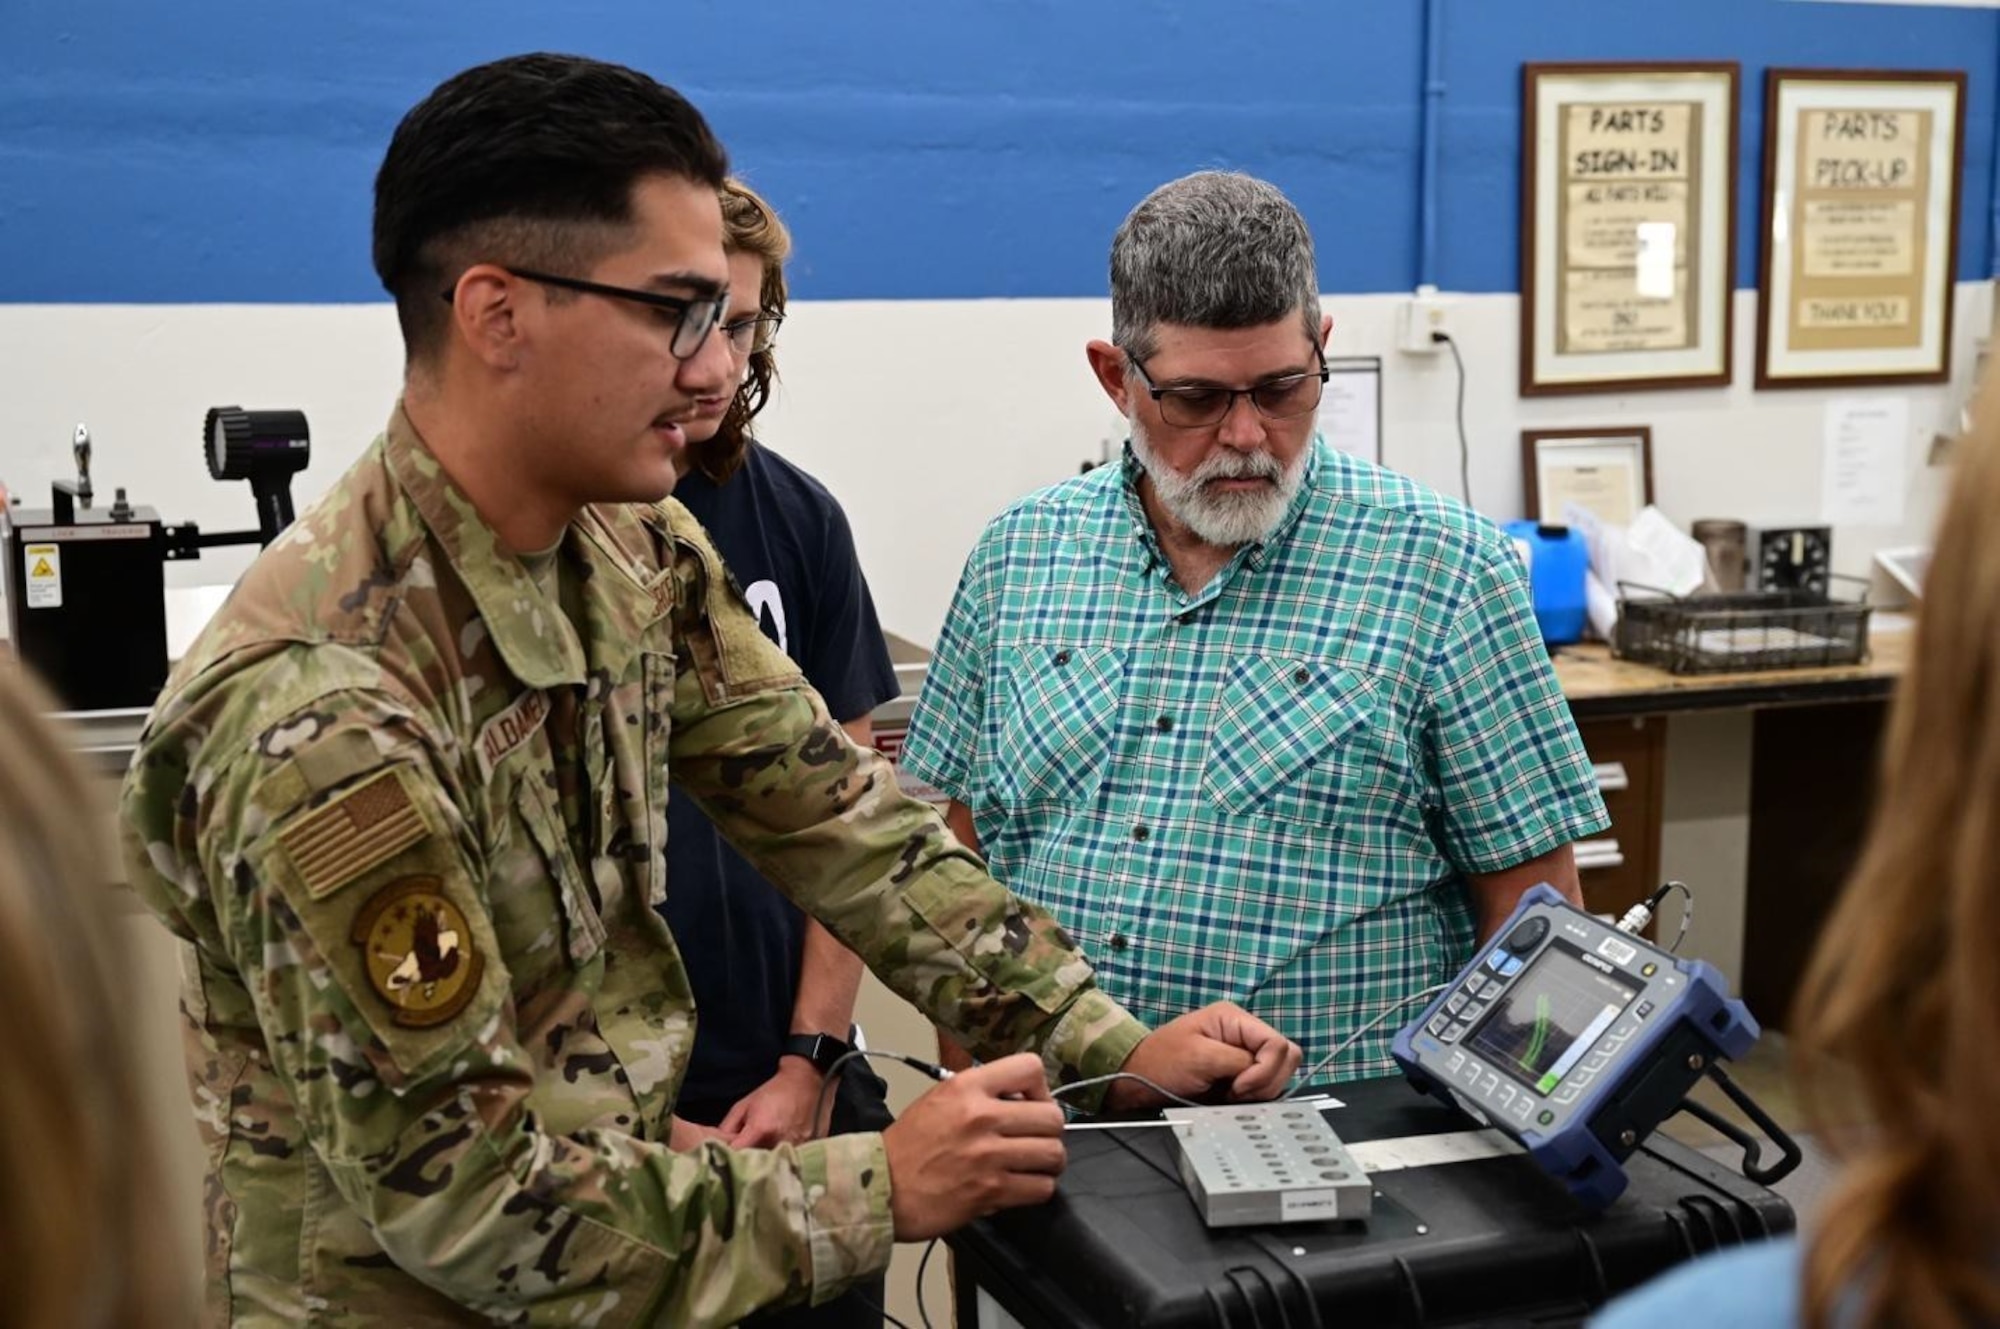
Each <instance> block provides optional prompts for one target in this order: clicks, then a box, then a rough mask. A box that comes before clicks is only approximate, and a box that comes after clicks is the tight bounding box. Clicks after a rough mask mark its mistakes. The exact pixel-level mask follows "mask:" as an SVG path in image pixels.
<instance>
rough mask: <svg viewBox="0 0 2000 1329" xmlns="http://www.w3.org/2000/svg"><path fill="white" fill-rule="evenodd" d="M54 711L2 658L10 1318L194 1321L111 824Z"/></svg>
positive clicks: (3, 1173)
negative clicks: (144, 1087)
mask: <svg viewBox="0 0 2000 1329" xmlns="http://www.w3.org/2000/svg"><path fill="white" fill-rule="evenodd" d="M54 709H55V706H54V703H53V702H52V701H51V700H50V698H49V697H48V696H47V695H46V694H45V693H43V692H42V690H41V689H40V688H38V687H35V686H34V685H33V684H32V683H30V682H28V681H27V680H26V679H25V678H24V677H23V676H22V675H21V674H19V673H18V672H16V671H14V670H13V669H11V668H8V667H4V666H0V1010H4V1011H5V1012H6V1013H7V1030H8V1043H7V1062H8V1066H7V1072H6V1074H5V1076H4V1077H0V1319H4V1320H5V1321H6V1322H7V1323H8V1324H10V1325H18V1326H22V1327H23V1329H58V1327H60V1329H98V1327H99V1326H104V1327H106V1329H109V1327H110V1326H117V1327H118V1329H124V1327H125V1326H139V1327H140V1329H150V1327H151V1326H159V1325H171V1324H180V1323H184V1322H186V1320H187V1319H188V1312H189V1311H190V1310H191V1309H192V1303H191V1302H190V1301H189V1300H188V1298H187V1296H186V1289H185V1287H184V1285H183V1283H182V1281H181V1278H180V1275H179V1272H178V1271H177V1270H176V1268H175V1261H174V1258H173V1256H174V1249H173V1247H172V1236H171V1234H172V1231H173V1225H172V1223H171V1222H169V1221H168V1217H167V1215H166V1213H165V1208H164V1204H163V1200H162V1194H163V1193H162V1190H161V1186H160V1180H159V1173H158V1172H157V1170H156V1167H155V1162H154V1154H153V1149H152V1147H151V1146H152V1143H153V1139H154V1136H153V1130H154V1125H153V1123H152V1122H151V1121H149V1120H148V1119H147V1118H146V1115H145V1113H144V1112H143V1111H142V1109H141V1106H140V1099H139V1092H138V1087H137V1083H138V1074H137V1070H136V1066H135V1063H134V1061H133V1056H134V1052H135V1050H134V1049H133V1048H132V1047H131V1046H129V1040H128V1038H127V1036H126V1033H125V1030H124V1027H123V1017H124V1015H125V1014H126V1012H128V1011H129V1010H130V1009H131V1007H132V999H131V994H130V993H129V992H128V991H127V990H126V988H125V985H124V983H123V981H122V977H123V973H124V966H123V964H122V963H121V962H120V958H119V956H118V955H117V953H116V951H115V949H114V945H113V938H112V935H111V917H110V913H109V911H110V906H111V894H112V887H111V886H110V885H109V880H108V874H107V871H106V866H107V863H108V861H109V856H108V853H107V852H106V848H105V841H107V840H108V838H109V835H110V822H109V821H108V820H106V819H101V818H99V817H97V816H95V815H93V809H94V808H95V807H96V806H97V803H98V801H99V800H95V799H93V798H92V797H91V796H90V791H89V790H88V789H87V788H86V787H85V785H84V781H83V778H82V776H81V775H80V774H79V773H78V771H77V770H76V768H75V766H74V765H73V764H72V762H71V759H70V756H69V753H68V752H67V751H66V750H65V749H64V748H63V747H62V745H61V743H60V741H59V740H58V739H57V737H56V735H55V733H54V732H53V731H52V729H51V728H50V726H49V724H48V723H47V722H46V721H45V720H44V719H43V718H42V717H43V715H45V714H46V713H48V712H49V711H52V710H54Z"/></svg>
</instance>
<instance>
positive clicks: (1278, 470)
mask: <svg viewBox="0 0 2000 1329" xmlns="http://www.w3.org/2000/svg"><path fill="white" fill-rule="evenodd" d="M1284 473H1285V472H1284V467H1282V466H1280V465H1278V459H1277V458H1276V457H1273V456H1272V455H1271V454H1270V453H1268V452H1242V453H1236V452H1219V453H1217V454H1216V455H1214V456H1213V457H1210V458H1209V459H1208V460H1207V461H1205V462H1203V463H1202V464H1201V465H1200V466H1198V467H1196V468H1195V471H1194V474H1192V475H1190V476H1189V477H1188V482H1189V483H1190V484H1197V485H1201V484H1207V483H1208V482H1209V481H1210V480H1279V479H1282V478H1283V477H1284Z"/></svg>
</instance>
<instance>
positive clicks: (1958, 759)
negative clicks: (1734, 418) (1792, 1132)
mask: <svg viewBox="0 0 2000 1329" xmlns="http://www.w3.org/2000/svg"><path fill="white" fill-rule="evenodd" d="M1956 469H1957V474H1956V476H1955V477H1954V478H1953V481H1952V485H1951V493H1950V497H1949V498H1948V499H1947V501H1946V504H1945V514H1944V519H1943V521H1942V523H1941V525H1940V527H1939V531H1938V537H1937V545H1936V549H1935V551H1934V553H1933V556H1932V559H1931V565H1930V570H1929V573H1928V575H1927V576H1926V578H1925V585H1924V598H1923V605H1922V609H1921V611H1920V614H1919V618H1918V625H1917V636H1916V642H1915V653H1914V658H1913V660H1912V663H1911V666H1910V668H1909V671H1908V673H1907V674H1906V675H1905V676H1904V678H1903V680H1902V683H1901V685H1900V687H1898V689H1897V692H1896V699H1895V703H1894V707H1893V711H1892V714H1891V717H1890V722H1889V732H1888V739H1887V743H1886V746H1885V751H1884V754H1883V762H1882V766H1881V771H1880V774H1879V777H1878V779H1879V787H1878V789H1877V791H1876V798H1875V811H1874V815H1873V819H1872V822H1871V824H1870V827H1869V833H1868V839H1867V842H1866V845H1865V846H1864V848H1863V850H1862V853H1861V859H1860V863H1859V866H1858V867H1857V868H1856V869H1855V872H1854V875H1853V877H1852V878H1851V879H1850V880H1849V882H1848V885H1847V889H1846V892H1845V893H1844V895H1843V896H1842V898H1841V901H1840V903H1839V905H1838V907H1837V908H1836V910H1835V912H1834V916H1833V918H1832V920H1831V922H1830V923H1829V925H1828V927H1827V929H1826V932H1825V935H1824V936H1823V937H1822V938H1821V940H1820V944H1819V947H1818V950H1817V951H1816V953H1815V955H1814V958H1813V962H1812V964H1811V966H1810V968H1809V969H1808V972H1807V975H1806V978H1805V981H1804V984H1803V985H1802V987H1801V989H1800V993H1799V999H1798V1002H1797V1005H1796V1008H1795V1011H1796V1014H1795V1025H1796V1027H1797V1029H1798V1044H1799V1049H1798V1050H1799V1056H1800V1070H1801V1073H1802V1077H1803V1079H1804V1081H1805V1084H1806V1087H1807V1089H1808V1092H1809V1094H1810V1096H1811V1100H1812V1102H1813V1107H1814V1115H1815V1121H1816V1124H1817V1125H1818V1126H1819V1127H1820V1128H1821V1129H1822V1130H1825V1131H1826V1132H1827V1134H1828V1138H1829V1140H1830V1142H1831V1145H1832V1148H1833V1150H1834V1152H1835V1154H1836V1155H1837V1156H1838V1157H1839V1158H1840V1159H1841V1162H1842V1168H1841V1172H1840V1180H1839V1183H1838V1185H1837V1186H1836V1187H1835V1189H1834V1190H1833V1191H1832V1192H1831V1193H1829V1194H1828V1195H1827V1196H1826V1197H1825V1199H1824V1202H1823V1208H1822V1211H1821V1214H1820V1221H1819V1226H1818V1228H1817V1231H1816V1232H1814V1234H1813V1235H1812V1238H1811V1247H1810V1249H1809V1250H1808V1252H1807V1255H1806V1264H1805V1286H1804V1295H1805V1310H1806V1317H1807V1323H1808V1324H1809V1325H1812V1326H1814V1327H1815V1329H1819V1327H1820V1326H1825V1325H1828V1324H1831V1323H1833V1321H1834V1318H1835V1317H1834V1312H1835V1311H1836V1310H1839V1311H1841V1312H1842V1313H1843V1314H1842V1317H1841V1319H1842V1323H1846V1322H1847V1321H1846V1319H1845V1313H1846V1312H1847V1310H1848V1303H1849V1302H1852V1303H1853V1305H1854V1306H1855V1307H1856V1308H1857V1309H1859V1310H1860V1311H1861V1312H1862V1319H1861V1323H1864V1324H1869V1325H1887V1324H1895V1325H1909V1326H1929V1325H1957V1324H1966V1323H1975V1322H1984V1323H1992V1322H1994V1321H1995V1320H1996V1319H2000V1245H1996V1242H1995V1239H1994V1235H1993V1233H1994V1224H1993V1219H1994V1218H1996V1217H2000V955H1996V952H2000V832H1996V827H2000V378H1995V377H1994V376H1992V375H1989V376H1988V377H1987V380H1986V382H1985V384H1984V385H1983V386H1982V389H1981V392H1980V394H1979V400H1978V403H1977V405H1976V408H1975V412H1974V425H1973V428H1972V430H1971V432H1970V433H1969V434H1968V435H1967V436H1966V437H1964V438H1963V439H1961V440H1960V441H1959V444H1958V456H1957V460H1956ZM1836 1066H1846V1067H1851V1068H1854V1073H1853V1074H1851V1075H1849V1074H1843V1073H1842V1072H1840V1071H1838V1070H1837V1069H1835V1068H1836ZM1843 1093H1845V1094H1849V1095H1852V1097H1853V1098H1854V1099H1855V1100H1858V1102H1859V1104H1860V1106H1862V1107H1863V1108H1864V1109H1865V1115H1866V1120H1867V1124H1866V1126H1865V1127H1862V1128H1859V1129H1845V1128H1843V1126H1842V1125H1841V1124H1840V1123H1839V1121H1838V1119H1837V1118H1836V1116H1835V1113H1834V1109H1835V1101H1836V1098H1837V1096H1839V1095H1840V1094H1843Z"/></svg>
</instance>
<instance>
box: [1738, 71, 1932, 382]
mask: <svg viewBox="0 0 2000 1329" xmlns="http://www.w3.org/2000/svg"><path fill="white" fill-rule="evenodd" d="M1764 103H1765V112H1764V217H1763V229H1762V236H1763V256H1764V262H1763V267H1762V271H1761V272H1760V274H1759V276H1758V280H1757V293H1758V301H1757V386H1758V387H1760V388H1788V387H1835V386H1841V387H1846V386H1854V385H1865V384H1879V383H1942V382H1943V381H1945V379H1946V378H1948V377H1949V376H1950V372H1951V297H1952V281H1953V278H1954V276H1955V275H1956V272H1957V268H1958V180H1959V170H1960V166H1961V163H1962V160H1963V156H1964V151H1965V148H1964V139H1965V133H1964V130H1965V75H1964V74H1963V73H1961V72H1958V71H1956V70H1952V71H1945V72H1940V73H1882V72H1873V71H1858V70H1828V69H1774V70H1772V71H1771V72H1770V75H1769V76H1768V79H1767V81H1766V83H1765V88H1764Z"/></svg>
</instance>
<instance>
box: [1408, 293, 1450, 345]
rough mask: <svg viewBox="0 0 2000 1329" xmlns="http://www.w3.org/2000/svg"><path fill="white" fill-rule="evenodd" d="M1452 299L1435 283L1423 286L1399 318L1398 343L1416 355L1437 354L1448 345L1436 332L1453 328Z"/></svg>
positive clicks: (1411, 298)
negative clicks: (1444, 295)
mask: <svg viewBox="0 0 2000 1329" xmlns="http://www.w3.org/2000/svg"><path fill="white" fill-rule="evenodd" d="M1450 314H1451V301H1449V300H1447V299H1445V298H1444V297H1443V296H1441V295H1439V294H1438V289H1437V287H1435V286H1419V287H1418V288H1417V290H1416V294H1414V295H1412V296H1411V297H1410V298H1409V299H1407V300H1405V301H1404V302H1403V307H1402V310H1401V311H1400V312H1399V313H1398V315H1397V318H1396V345H1398V346H1399V347H1401V348H1402V349H1403V350H1405V351H1408V352H1409V353H1410V354H1412V355H1436V354H1437V353H1438V352H1439V351H1441V350H1443V349H1444V347H1443V345H1442V344H1441V343H1439V342H1438V341H1436V340H1434V339H1433V337H1432V335H1431V334H1432V333H1436V332H1450V331H1451V318H1450Z"/></svg>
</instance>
